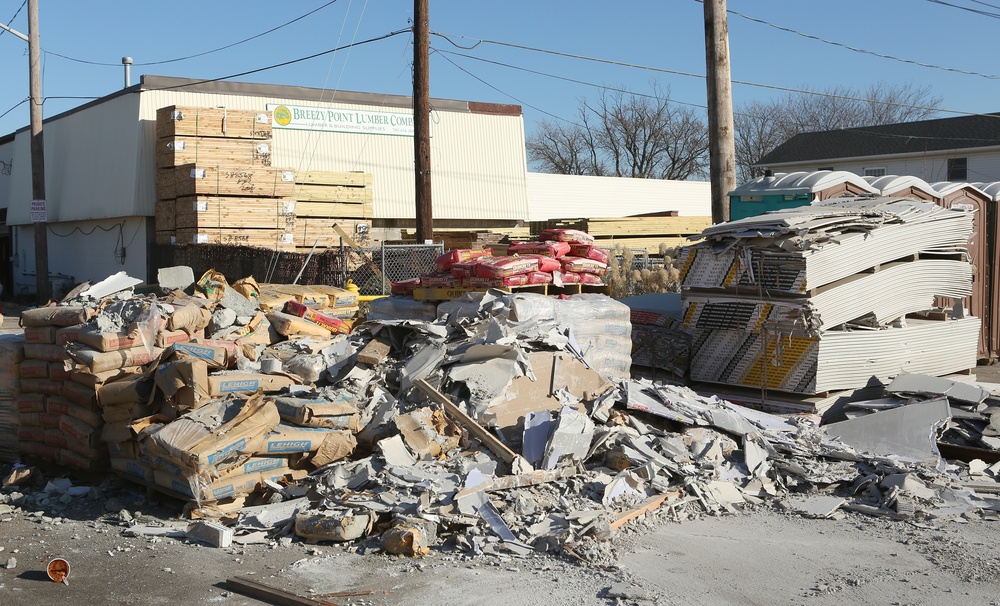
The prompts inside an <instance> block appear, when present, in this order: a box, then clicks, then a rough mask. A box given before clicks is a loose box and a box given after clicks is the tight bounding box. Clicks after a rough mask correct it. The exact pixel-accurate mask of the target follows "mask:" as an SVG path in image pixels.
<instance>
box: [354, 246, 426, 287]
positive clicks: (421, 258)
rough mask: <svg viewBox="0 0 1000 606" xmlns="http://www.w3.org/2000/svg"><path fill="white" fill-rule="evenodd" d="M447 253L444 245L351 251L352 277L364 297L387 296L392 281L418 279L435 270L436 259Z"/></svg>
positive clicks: (384, 247)
mask: <svg viewBox="0 0 1000 606" xmlns="http://www.w3.org/2000/svg"><path fill="white" fill-rule="evenodd" d="M443 254H444V244H442V243H439V244H382V246H380V247H377V248H364V249H361V250H352V251H350V253H349V257H348V267H349V268H350V271H349V272H348V273H349V275H348V276H347V277H349V278H350V279H351V280H352V281H353V282H354V284H355V285H356V286H357V287H358V292H360V294H362V295H387V294H389V290H390V288H391V286H392V283H393V282H402V281H403V280H412V279H414V278H419V277H420V274H426V273H432V272H434V271H436V269H435V265H434V260H435V259H437V258H438V257H440V256H441V255H443Z"/></svg>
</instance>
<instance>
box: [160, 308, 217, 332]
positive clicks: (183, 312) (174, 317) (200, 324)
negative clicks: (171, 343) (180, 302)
mask: <svg viewBox="0 0 1000 606" xmlns="http://www.w3.org/2000/svg"><path fill="white" fill-rule="evenodd" d="M211 321H212V312H210V311H208V310H207V309H205V308H203V307H198V306H197V305H185V306H183V307H178V308H176V309H174V313H172V314H171V315H170V319H168V320H167V330H183V331H184V332H186V333H188V334H190V333H194V332H198V331H199V330H204V329H205V327H207V326H208V323H209V322H211Z"/></svg>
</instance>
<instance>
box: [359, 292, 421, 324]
mask: <svg viewBox="0 0 1000 606" xmlns="http://www.w3.org/2000/svg"><path fill="white" fill-rule="evenodd" d="M435 318H437V307H436V306H435V305H434V303H429V302H427V301H415V300H413V299H411V298H409V297H381V298H379V299H375V300H374V301H372V302H371V309H370V310H369V311H368V320H369V321H372V320H376V321H377V320H420V321H422V322H433V321H434V320H435Z"/></svg>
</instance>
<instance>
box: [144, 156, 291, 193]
mask: <svg viewBox="0 0 1000 606" xmlns="http://www.w3.org/2000/svg"><path fill="white" fill-rule="evenodd" d="M294 179H295V172H294V171H293V170H291V169H287V168H269V167H266V166H260V165H257V166H232V165H228V166H227V165H212V164H198V165H195V164H184V165H181V166H177V167H175V168H174V181H173V184H174V189H173V193H174V196H173V197H175V198H179V197H181V196H195V195H209V196H255V197H256V196H261V197H271V198H287V197H290V196H291V195H292V193H293V192H294V190H295V183H294ZM158 182H159V180H158ZM163 182H164V183H167V182H168V178H167V177H164V179H163Z"/></svg>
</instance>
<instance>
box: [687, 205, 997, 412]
mask: <svg viewBox="0 0 1000 606" xmlns="http://www.w3.org/2000/svg"><path fill="white" fill-rule="evenodd" d="M972 221H973V217H972V214H971V213H968V212H965V211H961V210H953V209H945V208H941V207H939V206H936V205H934V204H933V203H930V202H924V201H916V200H908V199H901V198H876V199H868V198H863V199H847V200H844V199H840V200H834V201H827V202H823V203H818V204H815V205H813V206H807V207H800V208H794V209H786V210H782V211H775V212H771V213H766V214H764V215H761V216H758V217H749V218H746V219H741V220H738V221H732V222H729V223H723V224H719V225H715V226H712V227H710V228H708V229H706V230H705V231H704V232H703V236H704V238H705V239H704V241H702V242H700V243H698V244H695V245H693V246H690V247H687V248H685V249H683V251H682V252H681V254H680V256H679V259H678V264H679V267H680V268H681V275H682V287H683V288H684V291H683V301H684V303H683V305H684V309H683V318H684V326H685V328H687V329H688V330H689V331H690V332H691V335H692V354H691V378H692V379H693V380H695V381H705V382H710V383H722V384H726V385H732V386H740V387H749V388H756V389H765V390H777V391H783V392H788V393H797V394H807V395H816V394H822V393H826V392H830V391H834V390H848V389H856V388H860V387H864V386H865V385H867V384H868V383H869V381H870V380H871V379H872V378H873V377H875V378H877V379H878V380H880V381H883V382H884V381H886V380H888V379H889V378H890V377H892V376H894V375H895V374H897V373H899V372H900V371H902V370H904V369H905V370H908V371H910V372H916V373H926V374H930V375H945V374H948V373H951V372H958V371H964V370H967V369H969V368H972V367H974V366H975V365H976V353H977V344H978V335H979V329H980V319H979V318H977V317H971V316H967V315H966V314H965V313H964V312H963V307H962V305H961V303H960V302H961V300H962V299H964V298H965V297H966V296H968V295H970V294H971V292H972V265H971V263H970V262H969V258H968V252H967V250H966V247H967V243H968V240H969V237H970V236H971V234H972ZM935 297H943V298H945V299H952V300H956V301H959V304H957V305H955V306H954V307H952V308H950V309H943V308H940V307H935Z"/></svg>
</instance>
